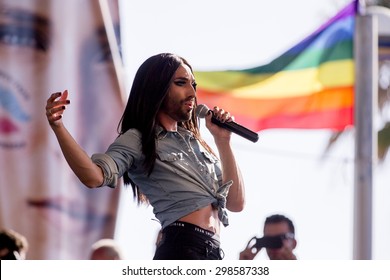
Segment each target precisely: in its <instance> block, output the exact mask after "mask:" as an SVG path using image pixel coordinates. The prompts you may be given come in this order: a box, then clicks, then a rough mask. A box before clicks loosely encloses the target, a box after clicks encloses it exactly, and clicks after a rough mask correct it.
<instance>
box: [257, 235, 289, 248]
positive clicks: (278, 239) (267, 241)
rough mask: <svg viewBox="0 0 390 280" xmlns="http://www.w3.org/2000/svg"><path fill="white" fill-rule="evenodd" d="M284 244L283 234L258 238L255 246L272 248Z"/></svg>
mask: <svg viewBox="0 0 390 280" xmlns="http://www.w3.org/2000/svg"><path fill="white" fill-rule="evenodd" d="M282 246H283V237H282V236H281V235H276V236H263V237H261V238H256V243H255V245H254V247H255V248H257V249H261V248H271V249H279V248H282Z"/></svg>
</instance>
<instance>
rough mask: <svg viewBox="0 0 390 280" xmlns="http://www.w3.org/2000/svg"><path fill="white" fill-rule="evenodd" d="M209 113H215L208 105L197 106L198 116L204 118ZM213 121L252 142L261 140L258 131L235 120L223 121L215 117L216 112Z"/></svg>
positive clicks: (196, 112)
mask: <svg viewBox="0 0 390 280" xmlns="http://www.w3.org/2000/svg"><path fill="white" fill-rule="evenodd" d="M209 113H211V114H213V111H211V110H210V109H209V108H208V107H207V106H206V105H204V104H199V105H198V106H196V109H195V115H196V116H197V117H198V118H204V117H206V116H207V115H208V114H209ZM211 122H212V123H213V124H216V125H218V126H219V127H222V128H224V129H227V130H229V131H231V132H234V133H236V134H238V135H240V136H242V137H244V138H246V139H248V140H250V141H252V142H257V140H259V135H258V134H257V133H256V132H253V131H252V130H249V129H247V128H246V127H243V126H242V125H239V124H238V123H235V122H233V121H232V122H221V121H220V120H218V119H217V118H216V117H214V114H213V115H212V117H211Z"/></svg>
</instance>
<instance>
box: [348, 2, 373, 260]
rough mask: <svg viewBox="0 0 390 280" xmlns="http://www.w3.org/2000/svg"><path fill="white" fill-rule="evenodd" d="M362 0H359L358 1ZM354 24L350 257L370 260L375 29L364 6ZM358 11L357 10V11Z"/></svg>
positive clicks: (370, 16) (371, 18)
mask: <svg viewBox="0 0 390 280" xmlns="http://www.w3.org/2000/svg"><path fill="white" fill-rule="evenodd" d="M361 2H362V1H360V4H361ZM361 8H363V9H361V10H360V11H358V15H357V16H356V26H355V39H354V40H355V43H354V46H355V49H354V52H355V78H356V81H355V106H354V107H355V111H354V114H355V115H354V117H355V172H354V174H355V175H354V225H353V227H354V228H353V232H354V238H353V258H354V259H356V260H370V259H372V189H373V181H374V176H373V174H374V164H375V163H376V155H377V133H376V130H375V129H374V116H375V112H376V108H377V95H378V74H377V72H378V28H377V18H376V16H375V15H372V14H370V15H368V14H366V9H365V6H364V5H363V7H361ZM359 12H360V13H359Z"/></svg>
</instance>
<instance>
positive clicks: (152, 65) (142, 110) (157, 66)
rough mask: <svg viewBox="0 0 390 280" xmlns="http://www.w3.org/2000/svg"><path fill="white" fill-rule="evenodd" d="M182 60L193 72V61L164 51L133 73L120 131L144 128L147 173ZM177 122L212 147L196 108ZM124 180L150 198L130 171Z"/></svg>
mask: <svg viewBox="0 0 390 280" xmlns="http://www.w3.org/2000/svg"><path fill="white" fill-rule="evenodd" d="M182 64H185V65H187V66H188V67H189V68H190V69H191V72H192V67H191V65H190V64H189V63H188V62H187V61H186V60H185V59H184V58H182V57H180V56H178V55H175V54H171V53H161V54H157V55H154V56H152V57H150V58H148V59H147V60H146V61H145V62H144V63H143V64H142V65H141V66H140V68H139V69H138V71H137V73H136V75H135V77H134V81H133V85H132V87H131V90H130V96H129V99H128V102H127V105H126V108H125V111H124V113H123V115H122V118H121V120H120V122H119V125H118V132H119V134H123V133H125V132H126V131H127V130H129V129H131V128H135V129H137V130H138V131H140V132H141V135H142V139H141V143H142V153H143V154H144V156H145V161H144V162H143V164H144V167H145V170H146V171H147V174H145V175H147V176H149V175H150V174H151V173H152V171H153V168H154V164H155V161H156V138H155V133H156V125H157V121H156V116H157V113H158V111H159V110H160V107H161V105H162V103H163V101H164V99H165V98H166V96H167V94H168V89H169V85H170V82H171V80H172V77H173V75H174V74H175V72H176V70H177V69H178V68H179V66H180V65H182ZM195 105H196V101H195ZM178 125H179V126H182V127H184V128H186V129H188V130H190V131H191V132H192V133H193V134H194V136H195V137H196V138H197V139H198V140H199V141H200V142H201V143H202V145H203V146H205V148H206V149H207V150H209V151H211V149H210V147H209V146H208V145H207V144H206V143H205V142H204V141H203V140H202V139H201V137H200V133H199V127H198V121H197V117H196V116H195V114H194V112H193V113H192V116H191V119H190V120H188V121H185V122H179V123H178ZM123 180H124V183H125V185H128V184H131V187H132V189H133V194H134V197H135V198H136V199H137V201H138V203H140V202H145V201H147V199H146V198H145V196H144V195H143V194H142V193H141V192H140V191H139V187H138V186H137V185H136V184H135V183H134V182H133V181H132V180H131V179H130V177H129V175H128V174H127V172H126V173H125V174H124V175H123Z"/></svg>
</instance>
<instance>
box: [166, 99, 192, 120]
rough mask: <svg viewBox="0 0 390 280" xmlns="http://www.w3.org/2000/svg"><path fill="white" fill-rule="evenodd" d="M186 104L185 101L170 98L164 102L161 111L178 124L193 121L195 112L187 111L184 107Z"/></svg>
mask: <svg viewBox="0 0 390 280" xmlns="http://www.w3.org/2000/svg"><path fill="white" fill-rule="evenodd" d="M185 102H186V101H185V100H180V101H179V100H173V99H171V98H169V97H168V98H166V99H165V100H164V102H163V104H162V107H161V110H162V111H163V112H164V113H165V114H167V115H168V116H169V117H170V118H172V119H174V120H175V121H177V122H186V121H189V120H190V119H191V116H192V111H193V110H192V109H187V108H186V107H185V106H184V103H185Z"/></svg>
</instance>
